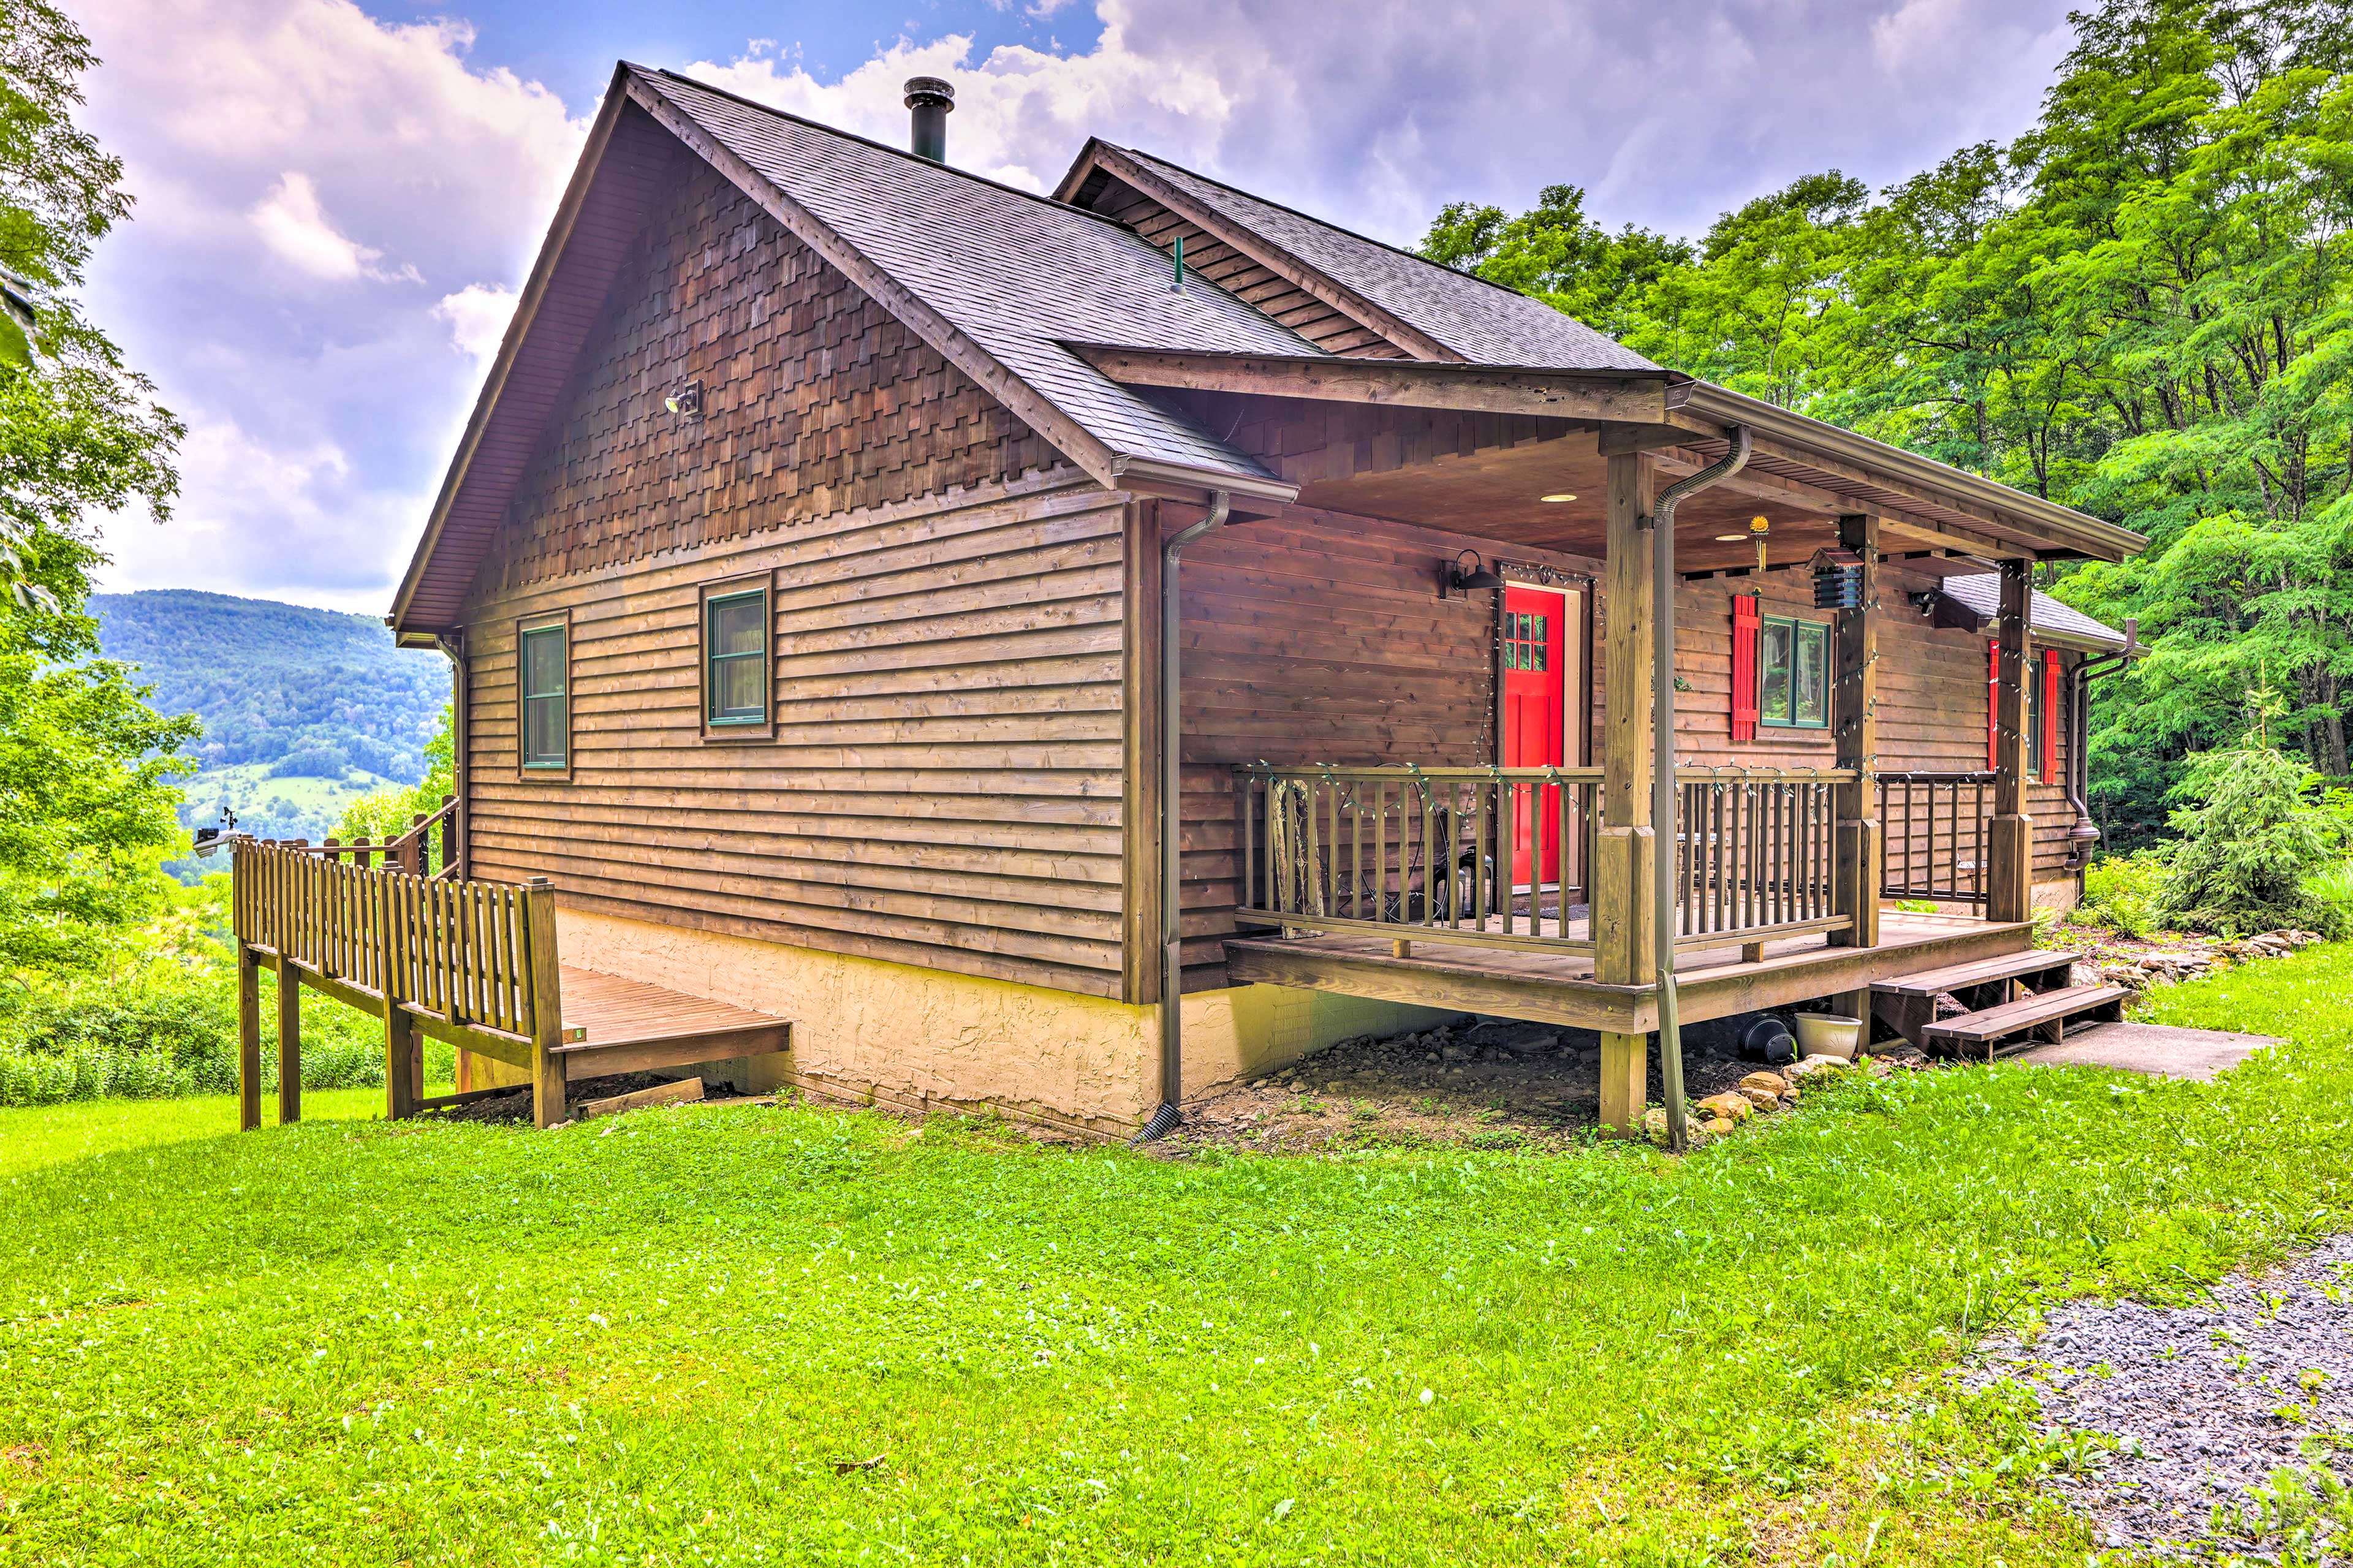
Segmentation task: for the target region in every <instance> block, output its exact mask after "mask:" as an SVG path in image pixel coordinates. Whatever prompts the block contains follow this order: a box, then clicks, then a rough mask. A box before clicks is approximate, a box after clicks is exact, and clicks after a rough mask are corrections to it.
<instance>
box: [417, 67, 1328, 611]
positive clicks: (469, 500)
mask: <svg viewBox="0 0 2353 1568" xmlns="http://www.w3.org/2000/svg"><path fill="white" fill-rule="evenodd" d="M675 142H683V143H684V144H685V145H686V146H687V147H689V148H691V150H692V151H693V152H694V153H697V154H698V155H699V156H701V157H702V158H703V159H704V160H705V161H706V162H707V163H710V164H711V165H712V167H714V168H716V169H717V170H719V172H720V173H721V174H724V175H726V176H727V177H728V178H729V179H731V180H733V182H734V183H735V184H737V185H738V186H740V187H741V188H742V189H743V190H744V192H745V193H746V194H747V195H751V196H752V197H753V198H754V200H756V201H758V202H759V203H760V204H761V205H763V206H764V207H765V208H766V209H767V210H768V211H769V213H770V214H771V215H772V216H775V217H776V218H777V219H778V220H779V221H780V222H781V223H783V224H784V226H786V229H788V230H790V231H791V232H792V233H793V234H794V235H795V237H797V238H799V239H800V240H801V241H802V242H803V243H805V244H807V245H808V246H809V247H811V248H812V249H814V250H816V251H817V252H818V255H820V256H821V257H823V258H825V259H826V260H827V261H828V262H829V263H831V264H832V265H833V266H834V267H835V268H838V269H839V270H840V271H841V272H842V273H844V274H845V275H846V276H848V277H849V279H850V280H851V281H852V282H853V283H855V284H856V285H857V286H858V287H860V289H864V290H865V291H866V292H867V293H869V294H871V295H872V296H873V297H874V298H875V299H876V300H878V301H880V302H881V304H882V305H883V306H884V307H885V308H886V309H888V310H890V311H891V312H892V314H893V315H895V316H897V317H898V318H899V319H900V320H901V321H904V322H905V323H906V324H907V325H908V327H909V328H910V329H912V330H913V331H915V332H916V333H917V334H918V335H919V336H921V337H922V338H923V339H924V340H925V341H926V342H929V343H930V344H931V345H932V347H934V349H936V350H938V351H939V352H940V353H942V354H943V355H944V356H945V357H946V358H947V359H948V360H949V361H950V363H954V364H955V366H956V367H957V368H958V369H959V370H962V371H963V372H964V373H965V374H967V375H969V376H971V377H972V378H973V380H975V381H976V382H977V383H978V384H980V385H981V386H982V387H983V388H985V389H986V390H987V392H988V393H989V394H990V395H992V396H995V397H996V398H997V399H998V400H999V401H1000V402H1002V403H1004V404H1005V405H1006V406H1007V407H1008V408H1009V409H1011V410H1012V412H1013V413H1015V414H1016V415H1018V416H1020V417H1021V418H1022V419H1023V420H1024V421H1025V422H1026V423H1028V424H1029V426H1031V427H1032V428H1034V429H1036V430H1038V431H1039V433H1040V434H1041V435H1044V436H1045V437H1047V438H1048V439H1049V440H1051V441H1052V442H1054V444H1055V445H1056V446H1057V447H1060V449H1061V450H1062V451H1063V452H1064V453H1065V454H1066V455H1067V456H1069V457H1070V458H1071V460H1072V461H1073V462H1075V463H1077V464H1078V465H1079V466H1080V467H1081V468H1083V469H1085V470H1086V471H1087V472H1088V473H1089V474H1090V475H1091V476H1092V477H1093V478H1094V479H1097V480H1099V481H1101V482H1103V483H1104V484H1117V483H1119V482H1121V480H1122V478H1123V476H1127V475H1134V476H1137V477H1150V478H1158V479H1175V480H1179V481H1182V482H1189V483H1193V484H1200V485H1214V486H1218V487H1221V488H1227V489H1238V490H1246V491H1251V492H1256V493H1261V494H1265V495H1271V496H1275V497H1283V498H1287V497H1288V496H1289V494H1290V493H1291V487H1289V486H1287V485H1284V484H1282V482H1281V481H1280V480H1277V479H1274V478H1273V476H1272V475H1271V474H1270V473H1269V472H1268V471H1267V469H1266V468H1264V467H1263V466H1262V465H1261V464H1260V463H1259V462H1258V461H1257V460H1256V459H1255V458H1250V457H1248V456H1245V455H1244V454H1242V453H1240V452H1237V451H1235V450H1234V449H1233V448H1231V447H1228V446H1226V445H1225V444H1224V443H1223V442H1220V441H1219V440H1218V439H1216V438H1215V437H1211V436H1209V435H1208V434H1207V433H1206V432H1204V431H1202V430H1200V429H1198V428H1197V427H1196V426H1192V425H1191V424H1189V423H1187V421H1185V420H1184V419H1183V418H1182V417H1180V416H1177V415H1176V414H1173V413H1171V412H1169V411H1168V410H1166V409H1165V408H1162V407H1160V406H1158V405H1155V404H1154V403H1153V402H1151V401H1150V400H1148V399H1146V398H1145V397H1144V396H1142V395H1138V394H1137V393H1135V392H1134V391H1133V390H1131V389H1129V388H1127V387H1124V386H1122V385H1119V384H1116V383H1114V382H1113V381H1111V380H1109V379H1108V378H1107V377H1105V376H1103V374H1101V373H1100V372H1098V371H1097V370H1095V369H1094V368H1093V367H1092V365H1090V364H1088V363H1086V362H1085V361H1084V360H1082V359H1081V358H1079V357H1078V356H1077V355H1075V354H1073V353H1071V352H1070V351H1069V350H1068V349H1066V348H1064V347H1063V346H1062V341H1063V340H1065V339H1083V340H1098V339H1101V338H1103V337H1106V336H1112V337H1124V338H1131V339H1132V338H1136V337H1139V336H1140V337H1142V338H1143V339H1144V340H1145V341H1147V342H1156V343H1166V344H1167V345H1169V346H1172V347H1185V348H1198V349H1205V350H1222V351H1224V352H1229V353H1233V352H1257V353H1282V354H1298V353H1314V352H1316V351H1315V350H1314V346H1313V345H1311V344H1309V343H1308V342H1306V340H1304V339H1303V338H1301V337H1300V336H1298V335H1297V334H1296V333H1294V332H1292V331H1289V330H1287V329H1286V328H1284V327H1282V326H1281V325H1279V324H1278V323H1276V322H1274V321H1271V320H1269V319H1268V318H1266V317H1265V316H1263V315H1261V314H1260V313H1259V312H1257V311H1255V310H1251V309H1250V307H1249V306H1247V305H1245V304H1243V303H1242V302H1241V301H1240V300H1235V299H1234V298H1232V297H1231V296H1230V295H1228V294H1227V293H1225V292H1224V291H1223V290H1220V289H1214V288H1208V287H1202V288H1194V289H1185V290H1183V291H1181V292H1179V291H1177V290H1176V289H1172V288H1171V287H1170V279H1169V273H1168V268H1167V263H1166V260H1165V258H1162V257H1161V256H1160V254H1159V253H1158V252H1157V251H1156V250H1155V249H1154V248H1153V247H1152V246H1151V245H1149V244H1148V243H1146V242H1145V240H1143V239H1142V238H1141V237H1138V236H1136V235H1135V234H1134V233H1133V232H1131V231H1129V230H1128V229H1126V228H1124V227H1123V226H1119V225H1117V224H1114V223H1112V222H1110V221H1109V220H1107V219H1104V218H1102V217H1099V216H1094V215H1092V214H1088V213H1083V212H1081V211H1079V210H1077V209H1075V208H1072V207H1070V206H1067V205H1063V204H1060V203H1056V202H1052V201H1049V200H1047V199H1045V198H1042V197H1039V196H1036V195H1029V194H1028V193H1024V192H1018V191H1014V190H1011V189H1010V188H1008V187H1006V186H1002V185H997V184H994V183H993V182H990V181H987V180H983V179H980V178H978V177H976V176H975V175H972V174H965V173H962V172H960V171H957V170H955V169H953V168H949V167H945V166H943V165H940V164H936V163H930V162H928V161H926V160H923V159H920V158H916V157H913V155H911V154H908V153H900V152H897V151H895V150H893V149H891V148H887V147H883V146H881V145H880V144H878V143H875V142H867V141H865V140H864V139H862V138H860V137H855V136H849V135H847V134H845V133H843V132H837V131H832V130H829V129H828V128H826V127H823V126H819V125H816V124H813V123H811V122H809V121H803V120H799V119H797V118H795V117H794V116H791V115H788V114H785V113H783V112H781V111H779V110H773V109H768V108H765V107H763V106H760V105H756V104H753V103H749V102H746V101H744V100H741V99H737V98H734V97H733V96H731V95H729V94H726V93H723V92H719V91H717V90H715V89H710V88H706V87H703V86H701V85H700V84H697V83H694V82H691V81H688V80H687V79H683V78H681V77H675V76H671V75H670V74H669V73H667V72H652V71H645V70H641V69H639V68H636V67H634V66H630V65H628V64H626V63H625V64H623V65H622V66H620V67H619V68H617V70H616V71H615V73H614V79H613V85H612V88H611V89H610V90H609V91H608V92H607V96H606V100H605V104H604V107H603V108H602V109H601V110H599V112H598V115H597V120H596V126H595V128H594V129H593V130H592V132H591V133H590V136H589V141H588V145H587V147H586V149H585V150H584V151H583V153H582V154H581V161H580V164H579V166H578V168H577V169H575V171H574V174H573V178H572V183H571V184H570V186H569V187H567V189H566V191H565V198H564V202H563V204H562V205H560V206H559V208H558V210H557V214H556V218H555V222H554V225H553V226H551V227H550V229H549V232H548V236H547V238H546V240H545V242H544V243H543V247H542V248H541V252H540V256H539V259H538V261H537V263H536V264H535V265H534V267H533V271H532V276H531V279H530V281H529V282H528V283H527V284H526V286H525V289H524V292H523V297H522V301H521V302H520V304H519V305H518V308H517V310H516V314H515V319H514V321H513V322H512V324H511V325H510V326H509V328H508V331H507V337H506V340H505V342H503V343H502V344H501V348H500V352H499V355H498V358H497V360H496V361H494V363H493V364H492V367H491V374H490V376H489V378H488V380H487V381H486V382H485V384H484V386H483V389H482V393H481V396H480V399H479V400H478V402H477V404H476V406H475V410H474V415H473V417H472V419H471V420H470V422H469V424H468V426H467V430H466V434H465V436H464V437H463V439H462V440H461V442H460V445H459V452H458V455H457V457H456V458H455V459H454V460H453V462H452V463H451V466H450V468H449V472H448V476H447V478H446V479H445V480H444V482H443V485H442V489H441V493H440V496H439V498H438V500H437V501H436V503H435V507H434V510H433V513H432V515H431V517H430V518H429V520H428V521H427V527H426V531H425V535H424V537H423V538H422V539H421V540H420V541H419V542H418V545H417V552H416V555H415V557H414V558H413V559H412V561H411V563H410V565H409V570H408V573H407V575H406V578H405V579H404V580H403V583H402V584H401V588H400V591H399V594H398V595H397V597H396V600H395V603H394V608H393V614H392V616H391V619H392V621H393V624H394V626H396V628H403V629H416V630H436V629H442V628H446V627H447V626H449V625H451V624H452V619H453V617H454V616H455V615H456V613H457V612H458V610H459V606H460V605H461V604H462V603H463V600H464V595H465V590H466V585H467V584H468V583H469V582H470V579H471V576H472V573H473V569H474V566H475V564H476V563H478V562H479V561H480V558H481V554H482V552H484V551H485V550H487V549H488V547H489V544H490V541H491V535H492V533H493V532H494V531H496V529H497V527H498V525H499V522H500V521H501V518H502V517H503V516H504V513H505V510H506V507H507V504H508V502H509V500H511V499H512V494H513V490H514V486H515V483H516V481H517V479H519V478H520V476H521V474H522V469H523V467H524V465H525V464H527V463H528V461H529V460H530V458H531V454H532V450H533V444H534V442H535V440H536V438H537V436H538V434H539V432H540V430H541V428H542V427H543V426H544V424H545V421H546V419H547V417H548V416H549V413H550V411H551V409H552V407H553V405H554V401H555V400H556V399H557V398H558V397H559V396H560V395H562V392H563V388H564V385H565V380H566V378H567V375H568V374H569V372H570V369H571V366H572V363H573V361H574V359H575V357H576V355H577V353H578V352H579V347H580V343H581V342H582V340H583V338H584V337H585V335H586V332H587V331H588V329H589V327H590V325H591V324H592V323H593V322H594V321H595V320H596V315H597V312H598V309H599V307H600V305H601V303H602V301H603V298H604V294H605V291H606V289H607V288H608V287H609V286H610V284H611V281H612V279H613V277H614V275H615V272H616V270H617V268H618V266H619V262H620V258H621V256H622V253H623V252H624V250H625V249H626V248H627V247H628V244H629V242H630V240H631V239H632V238H633V237H634V236H635V235H636V233H637V232H638V227H639V226H640V225H641V223H642V221H643V217H644V213H645V208H646V201H647V197H648V195H649V192H650V190H651V187H652V182H653V180H654V178H655V177H656V174H657V171H658V170H659V164H660V160H661V156H662V154H663V153H665V151H666V150H667V149H668V148H669V147H670V146H671V145H673V144H674V143H675Z"/></svg>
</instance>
